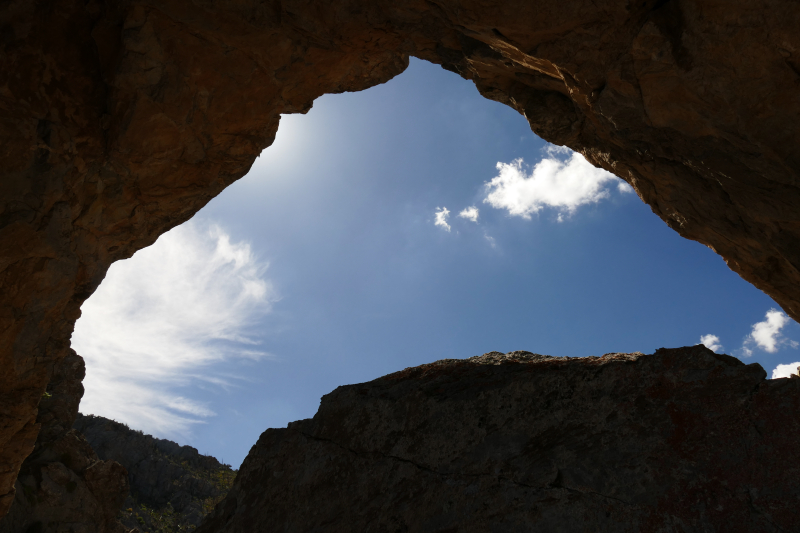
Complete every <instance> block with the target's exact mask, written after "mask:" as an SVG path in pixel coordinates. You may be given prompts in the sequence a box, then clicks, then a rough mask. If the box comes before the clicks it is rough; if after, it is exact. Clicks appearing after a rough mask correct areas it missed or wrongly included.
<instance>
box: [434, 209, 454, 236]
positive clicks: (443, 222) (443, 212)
mask: <svg viewBox="0 0 800 533" xmlns="http://www.w3.org/2000/svg"><path fill="white" fill-rule="evenodd" d="M435 216H436V220H435V222H434V224H435V225H436V226H441V227H442V228H444V229H445V230H447V231H450V224H448V223H447V217H448V216H450V210H449V209H447V208H446V207H437V208H436V215H435Z"/></svg>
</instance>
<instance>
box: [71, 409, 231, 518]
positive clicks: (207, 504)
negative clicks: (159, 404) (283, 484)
mask: <svg viewBox="0 0 800 533" xmlns="http://www.w3.org/2000/svg"><path fill="white" fill-rule="evenodd" d="M75 429H76V430H78V431H80V432H81V433H82V434H83V435H85V437H86V439H87V440H88V442H89V444H91V446H92V448H94V450H95V451H96V452H97V454H98V455H99V456H100V457H101V458H103V459H108V460H113V461H116V462H119V463H120V464H122V465H123V466H124V467H125V468H126V469H127V470H128V473H129V479H130V487H131V494H130V496H129V497H128V498H127V499H126V500H125V502H124V504H122V511H121V515H120V519H121V521H122V523H123V524H125V525H126V526H127V527H131V528H133V527H136V528H138V529H139V530H141V531H142V532H143V533H144V532H153V533H156V532H163V533H172V532H176V533H177V532H178V531H191V530H192V529H194V528H195V527H196V526H197V525H199V524H200V521H201V520H202V519H203V517H204V516H205V515H206V514H207V513H208V512H209V511H210V510H211V509H213V507H214V505H216V504H217V503H218V502H219V501H220V500H222V498H223V497H224V496H225V494H226V493H227V491H228V489H229V488H230V486H231V484H232V483H233V478H234V477H235V475H236V471H235V470H231V468H230V466H228V465H223V464H220V462H219V461H217V460H216V459H215V458H213V457H210V456H207V455H201V454H200V453H198V451H197V450H196V449H195V448H192V447H191V446H181V445H179V444H177V443H175V442H172V441H169V440H166V439H157V438H155V437H152V436H151V435H145V434H143V433H142V432H141V431H136V430H133V429H130V428H129V427H128V426H127V425H125V424H120V423H119V422H115V421H113V420H109V419H107V418H103V417H100V416H92V415H89V416H85V415H81V414H79V415H78V418H77V420H76V422H75Z"/></svg>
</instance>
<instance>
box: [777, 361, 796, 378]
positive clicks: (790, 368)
mask: <svg viewBox="0 0 800 533" xmlns="http://www.w3.org/2000/svg"><path fill="white" fill-rule="evenodd" d="M799 366H800V361H797V362H795V363H789V364H786V365H778V366H776V367H775V370H773V371H772V379H778V378H788V377H789V376H791V375H792V374H797V367H799Z"/></svg>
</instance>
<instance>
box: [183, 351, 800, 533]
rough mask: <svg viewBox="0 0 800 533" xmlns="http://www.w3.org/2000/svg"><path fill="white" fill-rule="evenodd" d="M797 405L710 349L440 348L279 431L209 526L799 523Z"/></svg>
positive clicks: (249, 462) (759, 374)
mask: <svg viewBox="0 0 800 533" xmlns="http://www.w3.org/2000/svg"><path fill="white" fill-rule="evenodd" d="M798 409H800V381H799V380H795V379H779V380H771V381H767V380H765V372H764V370H763V369H762V368H761V367H760V366H759V365H758V364H752V365H747V366H745V365H744V364H743V363H741V362H740V361H739V360H738V359H735V358H733V357H730V356H727V355H717V354H715V353H713V352H711V351H710V350H708V349H706V348H705V347H703V346H695V347H691V348H679V349H673V350H666V349H662V350H659V351H657V352H656V353H655V354H652V355H642V354H608V355H605V356H603V357H600V358H598V357H587V358H584V359H568V358H564V357H561V358H553V357H548V356H540V355H535V354H530V353H528V352H512V353H510V354H507V355H503V354H499V353H497V352H493V353H490V354H486V355H483V356H480V357H473V358H470V359H466V360H453V359H449V360H444V361H439V362H436V363H433V364H429V365H423V366H420V367H416V368H409V369H406V370H404V371H402V372H397V373H395V374H390V375H388V376H385V377H383V378H380V379H377V380H375V381H372V382H369V383H363V384H359V385H349V386H346V387H339V388H338V389H336V390H335V391H334V392H332V393H331V394H328V395H327V396H325V397H323V399H322V403H321V405H320V409H319V411H318V412H317V414H316V415H315V416H314V418H313V419H310V420H301V421H299V422H293V423H291V424H289V426H288V428H286V429H268V430H267V431H266V432H264V433H263V434H262V435H261V438H260V439H259V440H258V443H257V444H256V445H255V446H254V447H253V449H252V450H251V451H250V454H249V455H248V456H247V459H246V460H245V462H244V463H243V464H242V467H241V469H240V471H239V476H238V477H237V479H236V481H235V482H234V486H233V488H232V489H231V492H230V493H229V494H228V497H227V498H226V499H225V500H224V501H223V502H222V503H221V504H220V505H218V506H217V508H216V509H215V511H214V513H213V514H212V515H210V516H209V519H207V521H206V522H205V523H204V524H203V525H202V526H201V527H200V528H199V529H198V533H211V532H213V533H221V532H225V533H238V532H242V533H244V532H252V531H325V532H351V531H365V532H370V531H376V532H377V531H381V532H383V531H415V532H420V533H423V532H442V531H459V532H472V531H475V532H485V531H497V532H503V533H513V532H528V531H548V532H551V531H552V532H557V531H565V532H566V531H568V532H574V531H585V532H593V531H603V532H609V533H612V532H630V533H651V532H652V533H655V532H673V531H674V532H682V533H689V532H701V531H720V532H722V531H724V532H726V533H736V532H742V533H744V532H748V533H754V532H782V531H798V530H800V514H798V512H797V503H798V501H800V465H798V464H797V460H796V458H797V457H800V420H798V417H797V416H796V413H797V412H798Z"/></svg>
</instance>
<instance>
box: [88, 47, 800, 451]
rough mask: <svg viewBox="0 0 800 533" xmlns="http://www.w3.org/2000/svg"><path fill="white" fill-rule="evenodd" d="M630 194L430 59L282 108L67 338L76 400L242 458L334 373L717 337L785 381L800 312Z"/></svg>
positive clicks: (367, 375) (329, 384)
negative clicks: (220, 183) (271, 125)
mask: <svg viewBox="0 0 800 533" xmlns="http://www.w3.org/2000/svg"><path fill="white" fill-rule="evenodd" d="M520 160H521V161H520ZM620 184H621V181H620V180H618V179H616V178H614V177H611V176H610V175H608V174H607V173H604V172H602V171H600V170H597V169H594V168H593V167H590V166H589V165H588V164H586V163H585V161H584V160H582V158H580V156H575V155H572V154H571V153H570V152H568V151H563V150H557V149H555V147H552V146H549V147H548V145H547V144H546V143H544V142H543V141H542V140H541V139H539V138H538V137H536V136H535V135H534V134H533V133H532V132H531V131H530V129H529V127H528V124H527V122H526V121H525V119H524V118H523V117H522V116H520V115H519V114H517V113H516V112H515V111H513V110H512V109H510V108H507V107H505V106H502V105H501V104H498V103H495V102H491V101H489V100H486V99H484V98H482V97H481V96H480V95H479V94H478V92H477V90H476V89H475V87H474V85H473V84H472V83H470V82H467V81H464V80H463V79H461V78H460V77H458V76H456V75H455V74H452V73H450V72H447V71H444V70H443V69H441V68H439V67H438V66H435V65H431V64H428V63H425V62H422V61H419V60H414V59H412V62H411V66H410V67H409V69H408V71H406V72H405V73H404V74H402V75H400V76H398V77H397V78H395V79H394V80H391V81H390V82H388V83H386V84H384V85H381V86H378V87H374V88H372V89H369V90H367V91H364V92H361V93H352V94H341V95H327V96H324V97H322V98H320V99H319V100H317V101H316V102H315V104H314V108H313V109H312V110H311V111H310V112H309V113H308V114H307V115H304V116H301V115H292V116H285V117H283V119H282V122H281V127H280V129H279V131H278V136H277V139H276V142H275V144H274V145H273V146H272V147H270V148H268V149H267V150H265V152H264V153H263V154H262V155H261V157H260V158H259V159H258V160H257V161H256V164H255V165H254V166H253V169H252V170H251V172H250V173H249V174H248V175H247V176H246V177H244V178H243V179H241V180H240V181H239V182H237V183H235V184H234V185H232V186H231V187H229V188H228V189H227V190H225V191H224V192H223V193H222V194H221V195H220V196H219V197H217V198H216V199H214V200H213V201H212V202H211V203H210V204H209V205H208V206H207V207H206V208H204V209H203V210H202V211H201V212H200V213H198V214H197V215H196V216H195V218H194V219H193V220H192V221H190V223H188V224H187V225H184V226H181V227H179V228H176V230H173V231H172V232H169V233H168V234H166V235H164V236H162V238H160V239H159V241H158V242H157V243H156V244H155V245H154V246H152V247H150V248H147V249H145V250H142V251H140V252H138V253H137V254H136V255H134V257H133V258H132V259H130V260H128V261H123V262H120V263H117V264H115V265H113V266H112V267H111V269H110V270H109V275H108V276H107V278H106V280H105V281H104V282H103V284H102V285H101V287H100V289H98V291H97V293H96V294H95V295H94V296H93V297H92V298H90V300H89V301H87V303H86V304H85V305H84V307H83V311H84V314H83V317H82V318H81V319H80V320H79V321H78V324H77V325H76V331H75V334H74V335H73V345H74V347H75V348H76V350H77V351H78V353H80V354H81V355H83V356H84V358H85V359H86V361H87V378H86V381H85V386H86V395H85V397H84V402H83V404H82V407H81V410H82V412H84V413H94V414H99V415H103V416H108V417H110V418H114V419H116V420H119V421H122V422H125V423H128V424H129V425H131V426H132V427H135V428H137V429H142V430H144V431H145V432H149V433H153V434H155V435H157V436H160V437H166V438H171V439H173V440H177V441H178V442H181V443H184V444H191V445H193V446H195V447H196V448H198V449H199V451H200V452H201V453H207V454H211V455H214V456H216V457H217V458H219V459H222V460H224V461H225V462H227V463H230V464H233V465H234V466H238V465H239V463H240V462H241V461H242V460H243V459H244V456H245V455H246V453H247V451H248V450H249V448H250V446H252V445H253V444H254V443H255V441H256V440H257V438H258V435H259V434H260V433H261V432H262V431H264V430H265V429H266V428H268V427H283V426H285V425H286V423H287V422H290V421H292V420H297V419H301V418H308V417H311V416H313V414H314V413H315V412H316V409H317V407H318V405H319V399H320V397H321V396H322V395H324V394H326V393H328V392H330V391H332V390H333V389H335V388H336V387H337V386H339V385H344V384H350V383H358V382H363V381H368V380H371V379H374V378H377V377H379V376H382V375H385V374H388V373H390V372H393V371H396V370H400V369H403V368H405V367H408V366H414V365H418V364H422V363H427V362H431V361H435V360H437V359H443V358H448V357H454V358H463V357H469V356H472V355H478V354H481V353H484V352H488V351H492V350H497V351H502V352H508V351H511V350H528V351H532V352H537V353H544V354H550V355H561V356H564V355H565V356H575V357H580V356H587V355H602V354H603V353H607V352H615V351H620V352H630V351H641V352H645V353H650V352H653V351H654V350H655V349H657V348H660V347H678V346H685V345H693V344H698V343H700V339H701V336H707V335H714V336H716V338H717V340H716V341H714V339H711V338H710V337H706V344H707V345H709V346H711V345H715V346H714V349H716V350H717V351H720V352H724V353H729V354H732V355H735V356H737V357H740V358H742V360H744V361H745V362H747V363H750V362H758V363H760V364H761V365H762V366H764V368H765V369H766V370H767V371H768V372H769V373H772V371H773V369H775V368H776V367H777V366H778V365H779V364H792V363H794V362H795V361H798V360H800V352H798V349H797V343H796V342H794V340H793V339H800V327H799V326H798V324H796V323H795V322H794V321H791V320H789V319H787V318H786V317H785V315H783V314H782V313H780V312H779V308H778V306H777V305H776V304H775V303H774V302H773V301H772V300H771V299H770V298H769V297H767V296H766V295H765V294H763V293H762V292H761V291H759V290H758V289H756V288H754V287H753V286H751V285H750V284H748V283H746V282H745V281H743V280H742V279H741V278H739V276H738V275H736V274H735V273H733V272H731V271H730V270H729V269H728V268H727V266H726V265H725V263H724V261H723V260H722V259H721V258H720V257H719V256H717V255H716V254H715V253H713V252H712V251H711V250H709V249H708V248H706V247H705V246H703V245H701V244H698V243H695V242H691V241H687V240H685V239H682V238H681V237H679V236H678V235H677V234H676V233H675V232H673V231H672V230H670V229H669V228H668V227H667V226H666V225H665V224H664V223H663V222H662V221H661V220H660V219H658V217H656V216H655V215H654V214H652V212H651V211H650V209H649V207H647V206H646V205H645V204H643V203H642V202H641V201H640V200H639V199H638V197H637V196H636V195H635V193H632V192H631V191H630V189H629V188H627V187H626V186H624V185H620ZM445 210H447V213H446V214H447V216H446V217H444V215H445ZM461 213H463V216H459V214H461ZM437 222H438V224H437ZM771 310H775V311H771ZM759 324H760V325H759ZM716 345H721V347H718V346H716ZM798 364H800V363H798ZM794 366H797V364H795V365H794ZM783 371H784V373H785V371H786V369H783Z"/></svg>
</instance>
